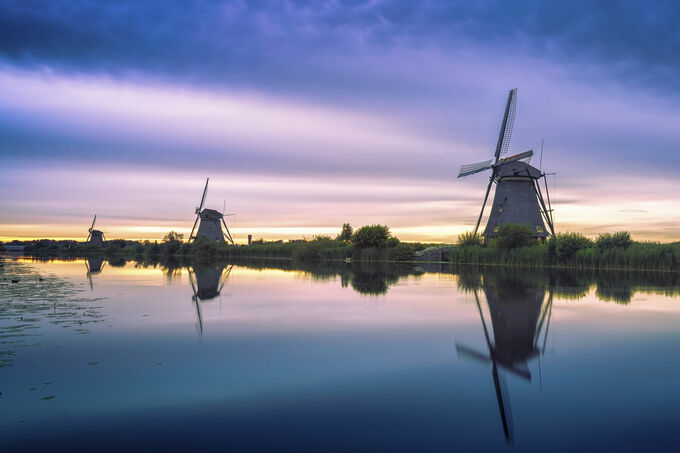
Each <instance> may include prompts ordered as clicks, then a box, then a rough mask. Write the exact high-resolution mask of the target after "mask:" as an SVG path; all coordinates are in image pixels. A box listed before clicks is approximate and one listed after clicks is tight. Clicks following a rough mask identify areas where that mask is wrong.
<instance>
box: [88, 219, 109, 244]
mask: <svg viewBox="0 0 680 453" xmlns="http://www.w3.org/2000/svg"><path fill="white" fill-rule="evenodd" d="M96 221H97V214H95V215H94V219H92V225H91V226H90V228H89V229H88V230H87V232H88V233H89V234H88V235H87V240H86V241H85V242H87V243H88V244H89V245H94V246H97V247H102V246H104V245H105V244H106V239H105V238H104V232H103V231H100V230H95V229H94V223H95V222H96Z"/></svg>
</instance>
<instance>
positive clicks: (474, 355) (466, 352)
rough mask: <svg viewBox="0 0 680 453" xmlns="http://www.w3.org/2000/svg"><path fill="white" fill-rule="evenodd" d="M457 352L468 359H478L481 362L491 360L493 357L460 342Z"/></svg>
mask: <svg viewBox="0 0 680 453" xmlns="http://www.w3.org/2000/svg"><path fill="white" fill-rule="evenodd" d="M456 354H458V355H459V356H462V357H465V358H468V359H473V360H476V361H478V362H481V363H490V362H491V357H489V356H487V355H484V354H482V353H481V352H478V351H475V350H474V349H472V348H470V347H468V346H465V345H464V344H460V343H456Z"/></svg>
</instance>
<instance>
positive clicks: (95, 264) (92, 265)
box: [85, 258, 106, 291]
mask: <svg viewBox="0 0 680 453" xmlns="http://www.w3.org/2000/svg"><path fill="white" fill-rule="evenodd" d="M105 264H106V261H104V259H103V258H87V259H86V260H85V268H86V269H87V273H86V274H85V275H86V276H87V280H88V282H89V283H90V291H94V285H93V284H92V276H93V275H97V274H99V273H100V272H101V271H102V270H103V269H104V265H105Z"/></svg>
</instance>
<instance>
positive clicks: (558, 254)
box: [449, 231, 680, 271]
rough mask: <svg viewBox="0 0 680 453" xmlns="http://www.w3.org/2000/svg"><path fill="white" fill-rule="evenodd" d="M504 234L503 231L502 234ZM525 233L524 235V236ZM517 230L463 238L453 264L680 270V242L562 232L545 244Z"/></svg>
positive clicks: (626, 234)
mask: <svg viewBox="0 0 680 453" xmlns="http://www.w3.org/2000/svg"><path fill="white" fill-rule="evenodd" d="M501 233H503V231H501ZM522 234H524V233H522ZM518 235H521V234H518V233H517V231H512V232H508V233H507V236H515V237H514V238H510V239H509V238H508V237H504V236H503V235H499V237H497V238H495V239H494V240H491V241H486V242H485V241H483V240H482V239H481V238H474V239H473V238H471V237H470V236H469V235H468V236H465V235H464V236H462V237H461V240H460V241H459V246H458V247H454V248H452V250H451V252H450V255H449V256H450V260H451V262H452V263H454V264H458V265H460V264H494V265H507V266H553V267H564V268H577V269H589V268H592V269H637V270H664V271H679V270H680V242H674V243H669V244H661V243H655V242H635V241H633V240H632V239H631V237H630V234H629V233H627V232H618V233H614V234H602V235H600V236H599V237H598V238H597V239H596V240H594V241H593V240H590V239H588V238H586V237H584V236H583V235H581V234H579V233H561V234H557V235H556V236H555V237H551V238H550V239H548V241H547V242H545V243H542V242H539V241H536V240H533V239H531V237H530V235H529V237H528V238H527V237H526V236H525V237H524V238H519V239H518V238H517V237H516V236H518Z"/></svg>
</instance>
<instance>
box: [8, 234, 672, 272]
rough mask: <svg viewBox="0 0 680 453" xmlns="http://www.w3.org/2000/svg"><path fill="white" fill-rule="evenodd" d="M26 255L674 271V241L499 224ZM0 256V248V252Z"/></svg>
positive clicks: (41, 246) (75, 247)
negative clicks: (479, 229)
mask: <svg viewBox="0 0 680 453" xmlns="http://www.w3.org/2000/svg"><path fill="white" fill-rule="evenodd" d="M13 244H14V245H23V246H24V254H26V255H32V256H44V257H50V256H54V257H91V256H95V257H102V258H106V259H107V260H110V261H114V262H115V261H116V260H132V259H134V260H157V259H162V260H165V261H167V260H169V259H172V260H174V261H177V262H181V263H191V262H194V261H214V260H221V261H233V260H236V259H242V258H246V259H247V258H258V259H264V258H269V259H291V260H295V261H300V262H312V261H315V262H319V261H360V262H378V261H398V262H412V261H437V260H442V261H449V262H451V263H453V264H454V265H463V264H465V265H469V264H492V265H504V266H535V267H536V266H537V267H568V268H582V269H587V268H598V269H640V270H667V271H679V270H680V242H674V243H667V244H662V243H655V242H637V241H634V240H633V239H632V238H631V235H630V234H629V233H628V232H625V231H622V232H617V233H605V234H601V235H599V236H598V237H597V238H596V239H595V240H592V239H589V238H587V237H585V236H583V235H582V234H580V233H559V234H557V235H556V236H555V237H551V238H549V239H548V240H547V241H540V240H537V239H534V238H533V234H532V232H531V231H530V230H529V229H527V228H526V227H524V226H522V225H513V224H507V225H502V226H501V228H500V229H499V231H498V235H497V236H496V237H495V238H486V239H485V238H483V237H482V236H481V235H479V234H474V233H472V232H469V233H463V234H461V235H460V236H459V238H458V242H457V244H455V245H449V246H442V245H436V244H421V243H405V242H401V241H400V240H399V239H398V238H396V237H394V236H393V235H392V234H391V232H390V230H389V228H388V227H387V226H385V225H367V226H363V227H361V228H359V229H357V230H356V231H355V230H354V229H353V228H352V227H351V225H349V224H344V225H343V226H342V228H341V230H340V233H339V234H338V235H337V236H336V237H335V238H331V237H330V236H314V237H313V238H311V239H299V240H291V241H265V240H262V239H259V240H255V241H252V244H251V245H249V246H246V245H230V244H224V243H222V244H220V243H217V242H211V241H207V240H204V239H201V238H199V239H197V240H196V241H193V242H191V243H189V242H186V241H185V240H184V237H183V235H182V234H180V233H176V232H174V231H173V232H170V233H168V234H167V235H166V236H165V238H164V239H163V240H162V241H161V242H150V241H142V242H140V241H126V240H121V239H116V240H112V241H108V242H107V243H106V246H104V247H94V246H91V245H89V244H87V243H84V242H76V241H54V240H47V239H45V240H38V241H27V242H18V241H14V243H13ZM0 250H1V249H0Z"/></svg>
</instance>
